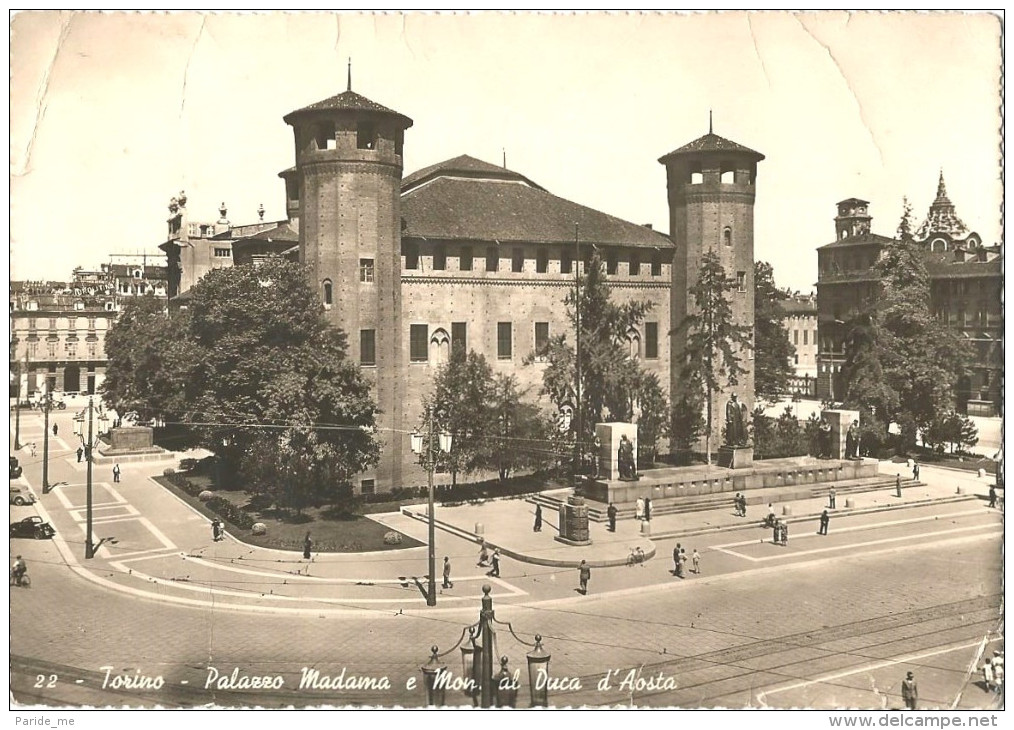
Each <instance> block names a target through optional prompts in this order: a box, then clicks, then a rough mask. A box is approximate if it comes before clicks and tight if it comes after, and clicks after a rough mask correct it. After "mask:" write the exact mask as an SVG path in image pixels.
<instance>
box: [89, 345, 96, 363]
mask: <svg viewBox="0 0 1014 730" xmlns="http://www.w3.org/2000/svg"><path fill="white" fill-rule="evenodd" d="M97 349H98V348H97V347H96V345H95V343H94V342H89V343H88V359H89V360H94V359H95V352H96V350H97Z"/></svg>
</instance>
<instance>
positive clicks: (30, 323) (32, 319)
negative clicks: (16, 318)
mask: <svg viewBox="0 0 1014 730" xmlns="http://www.w3.org/2000/svg"><path fill="white" fill-rule="evenodd" d="M28 329H30V330H33V329H35V317H29V318H28Z"/></svg>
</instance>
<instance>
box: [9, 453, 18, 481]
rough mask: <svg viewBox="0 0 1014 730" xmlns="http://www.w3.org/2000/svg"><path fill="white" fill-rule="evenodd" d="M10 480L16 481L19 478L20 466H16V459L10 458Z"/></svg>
mask: <svg viewBox="0 0 1014 730" xmlns="http://www.w3.org/2000/svg"><path fill="white" fill-rule="evenodd" d="M8 473H9V474H10V478H11V479H17V478H18V477H19V476H21V465H20V464H18V457H16V456H12V457H10V469H9V471H8Z"/></svg>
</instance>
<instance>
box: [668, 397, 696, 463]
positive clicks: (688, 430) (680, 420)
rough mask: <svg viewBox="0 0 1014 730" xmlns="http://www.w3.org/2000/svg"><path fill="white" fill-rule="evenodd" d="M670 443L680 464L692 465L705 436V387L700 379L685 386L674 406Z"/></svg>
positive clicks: (670, 427)
mask: <svg viewBox="0 0 1014 730" xmlns="http://www.w3.org/2000/svg"><path fill="white" fill-rule="evenodd" d="M669 424H670V425H669V443H670V447H671V449H672V451H673V452H674V454H675V455H676V459H677V461H678V462H681V463H683V462H685V463H690V459H691V453H692V452H693V449H694V445H695V444H696V443H697V440H698V439H700V437H701V436H702V435H703V434H704V426H705V423H704V385H703V384H702V383H701V380H700V378H699V377H694V379H693V380H692V381H691V382H690V383H689V384H685V385H684V387H683V389H682V390H681V392H680V393H679V394H678V395H677V396H676V400H675V401H673V404H672V412H671V418H670V421H669Z"/></svg>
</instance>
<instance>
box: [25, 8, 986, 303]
mask: <svg viewBox="0 0 1014 730" xmlns="http://www.w3.org/2000/svg"><path fill="white" fill-rule="evenodd" d="M999 34H1000V24H999V21H998V20H997V19H996V18H995V17H994V16H991V15H988V14H954V13H950V14H946V13H931V14H926V13H920V14H917V13H879V12H867V13H854V14H847V13H842V12H816V13H786V12H764V13H736V12H730V13H722V14H717V13H697V14H673V13H664V14H662V13H617V14H597V13H596V14H580V15H565V14H557V15H551V14H542V15H534V14H527V13H518V14H500V13H479V14H473V15H462V14H457V15H454V14H446V15H432V14H398V13H386V14H381V13H378V14H335V13H292V14H282V13H258V14H235V13H221V14H199V13H169V14H166V13H133V14H126V13H97V12H63V13H60V12H34V13H33V12H29V13H21V14H17V15H15V16H14V17H13V19H12V22H11V87H10V93H11V138H10V142H11V149H10V159H11V210H10V245H11V278H12V279H51V280H53V279H55V280H65V279H68V278H69V277H70V274H71V271H72V269H73V268H74V267H76V266H84V267H86V268H88V267H94V266H98V265H99V264H100V263H102V262H104V261H108V257H109V255H110V254H125V253H126V254H130V253H141V252H148V253H153V254H159V251H158V249H157V246H158V244H159V243H161V242H163V241H164V240H165V238H166V224H165V219H166V218H167V217H168V210H167V205H168V202H169V198H170V197H171V196H173V195H176V194H178V192H179V191H180V190H185V191H186V194H187V197H188V211H189V216H190V220H198V221H209V222H211V221H215V220H217V219H218V217H219V214H218V207H219V205H220V204H221V203H222V202H225V204H226V205H227V207H228V218H229V220H230V221H232V222H233V223H234V224H243V223H250V222H254V221H256V220H257V213H256V211H257V207H258V205H260V204H263V205H264V207H265V209H266V211H267V213H266V218H267V219H275V220H280V219H283V218H284V216H285V198H284V186H283V183H282V181H281V179H279V178H278V177H277V173H278V172H280V171H281V170H283V169H285V168H287V167H290V166H291V165H293V164H294V146H293V141H292V130H291V127H289V126H288V125H286V124H285V123H284V122H283V121H282V117H283V116H284V115H285V114H286V113H288V112H290V111H292V110H294V109H297V108H300V107H303V106H306V105H308V104H310V103H313V102H315V101H318V100H320V99H324V98H327V97H329V96H333V95H334V94H337V93H339V92H341V91H344V90H345V85H346V72H347V61H348V59H349V58H350V57H351V59H352V88H353V90H355V91H357V92H358V93H360V94H363V95H364V96H366V97H368V98H370V99H372V100H374V101H376V102H378V103H380V104H383V105H384V106H387V107H389V108H392V109H395V110H397V111H399V112H401V113H403V114H405V115H407V116H409V117H411V118H412V119H413V120H414V122H415V123H414V126H413V127H412V128H411V129H409V130H408V131H407V132H406V138H405V155H404V162H405V170H404V173H405V174H406V175H407V174H409V173H410V172H412V171H414V170H417V169H419V168H421V167H425V166H427V165H430V164H433V163H435V162H439V161H442V160H445V159H449V158H452V157H456V156H458V155H460V154H468V155H471V156H473V157H477V158H480V159H482V160H486V161H488V162H492V163H495V164H501V163H502V162H503V158H504V155H505V154H506V160H507V166H508V167H509V168H511V169H513V170H516V171H518V172H520V173H522V174H524V175H526V176H527V177H528V178H530V179H531V180H533V181H535V182H537V183H538V184H540V185H541V186H543V187H544V188H546V189H547V190H549V191H550V192H552V193H554V194H555V195H558V196H560V197H563V198H567V199H569V200H573V201H575V202H577V203H580V204H582V205H587V206H589V207H591V208H595V209H598V210H601V211H604V212H606V213H609V214H611V215H615V216H617V217H619V218H623V219H626V220H629V221H632V222H634V223H639V224H643V223H651V224H652V225H653V226H654V227H655V229H656V230H661V231H663V232H668V229H669V224H668V220H669V217H668V211H667V200H666V190H665V169H664V168H663V167H662V165H660V164H659V163H658V158H659V157H661V156H662V155H664V154H666V153H668V152H670V151H671V150H674V149H676V148H677V147H680V146H682V145H683V144H685V143H687V142H690V141H691V140H693V139H696V138H697V137H699V136H701V135H702V134H704V133H706V132H707V131H708V114H709V110H711V111H712V113H713V118H714V131H715V133H716V134H718V135H721V136H723V137H726V138H728V139H731V140H734V141H736V142H739V143H740V144H743V145H746V146H747V147H750V148H752V149H755V150H758V151H759V152H761V153H763V154H764V155H765V157H766V159H765V160H764V161H763V162H761V163H760V166H759V170H758V180H757V199H756V204H755V257H756V258H757V259H758V260H765V261H768V262H770V263H771V264H772V265H773V267H774V272H775V279H776V282H777V283H778V285H779V286H783V287H790V288H792V289H798V290H800V291H803V292H809V291H811V290H812V289H813V283H814V282H815V281H816V275H817V256H816V248H817V247H818V246H820V245H823V244H825V243H829V242H831V241H832V240H834V236H835V231H834V220H833V219H834V215H835V212H836V210H835V204H836V203H837V202H838V201H839V200H843V199H845V198H850V197H858V198H862V199H864V200H868V201H870V202H871V206H870V212H871V214H872V215H873V230H874V232H876V233H881V234H884V235H893V233H894V231H895V230H896V228H897V224H898V220H899V218H900V215H901V211H902V198H903V196H908V199H909V201H910V202H911V204H912V205H913V208H914V213H915V218H916V219H917V222H919V221H921V220H922V218H923V217H924V216H925V214H926V210H927V208H928V207H929V205H930V203H931V202H932V201H933V198H934V197H935V194H936V188H937V178H938V176H939V173H940V171H941V170H943V171H944V175H945V177H946V181H947V189H948V193H949V196H950V198H951V200H952V202H953V203H954V204H955V205H956V206H957V213H958V215H959V216H961V217H962V218H963V219H964V221H965V223H966V224H967V225H968V226H969V227H970V228H971V229H972V230H975V231H977V232H979V233H980V235H981V236H982V238H983V240H984V241H985V242H987V243H994V242H999V240H1000V235H1001V217H1000V204H1001V195H1002V189H1001V187H1000V184H999V180H1000V173H1001V169H1002V168H1001V158H1000V117H999V108H1000V97H999V89H1000V35H999Z"/></svg>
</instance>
